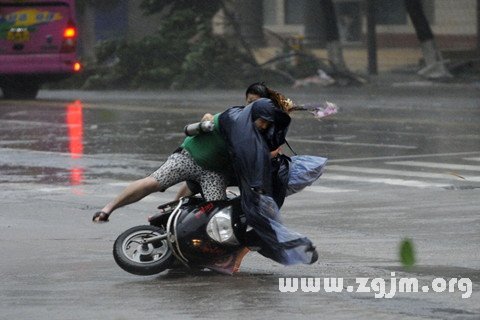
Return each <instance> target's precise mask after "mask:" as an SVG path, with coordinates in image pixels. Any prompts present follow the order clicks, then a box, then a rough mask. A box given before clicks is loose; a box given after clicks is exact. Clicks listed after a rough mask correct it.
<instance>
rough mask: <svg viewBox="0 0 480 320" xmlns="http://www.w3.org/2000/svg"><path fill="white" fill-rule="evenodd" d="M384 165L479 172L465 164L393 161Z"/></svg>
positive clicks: (475, 167)
mask: <svg viewBox="0 0 480 320" xmlns="http://www.w3.org/2000/svg"><path fill="white" fill-rule="evenodd" d="M385 163H386V164H393V165H398V166H410V167H424V168H434V169H446V170H468V171H480V166H472V165H466V164H454V163H438V162H426V161H395V162H385Z"/></svg>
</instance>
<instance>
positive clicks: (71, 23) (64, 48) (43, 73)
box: [0, 0, 81, 99]
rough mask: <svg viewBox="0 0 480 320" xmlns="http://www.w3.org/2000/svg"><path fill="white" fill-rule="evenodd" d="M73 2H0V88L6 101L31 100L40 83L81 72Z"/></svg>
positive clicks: (69, 0) (66, 0)
mask: <svg viewBox="0 0 480 320" xmlns="http://www.w3.org/2000/svg"><path fill="white" fill-rule="evenodd" d="M77 37H78V30H77V25H76V19H75V1H74V0H59V1H45V0H23V1H22V0H2V1H1V2H0V87H1V88H2V91H3V96H4V97H5V98H7V99H33V98H35V97H36V96H37V93H38V90H39V88H40V86H41V85H42V83H45V82H49V81H58V80H61V79H65V78H67V77H69V76H71V75H72V74H74V73H75V72H79V71H80V69H81V65H80V62H79V61H78V58H77Z"/></svg>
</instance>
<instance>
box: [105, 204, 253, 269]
mask: <svg viewBox="0 0 480 320" xmlns="http://www.w3.org/2000/svg"><path fill="white" fill-rule="evenodd" d="M158 208H159V209H160V210H161V212H160V213H158V214H156V215H154V216H152V217H150V218H149V222H150V225H143V226H136V227H133V228H130V229H128V230H126V231H125V232H123V233H122V234H121V235H120V236H118V238H117V240H116V241H115V244H114V247H113V255H114V258H115V261H116V263H117V264H118V265H119V266H120V267H121V268H122V269H123V270H125V271H127V272H130V273H132V274H136V275H144V276H146V275H154V274H157V273H160V272H162V271H164V270H166V269H172V268H176V267H178V266H186V267H188V268H194V269H199V268H203V267H208V268H211V269H215V270H218V271H221V270H222V269H223V270H225V268H227V269H228V268H230V269H229V270H232V269H231V268H233V264H232V263H233V262H234V261H232V259H235V258H237V257H238V256H239V252H241V251H242V249H244V248H245V247H246V245H247V242H246V233H247V225H246V223H245V220H246V219H245V215H244V214H243V212H242V211H241V209H240V198H239V197H235V198H233V199H229V200H224V201H210V202H205V201H204V200H203V199H202V198H200V197H188V198H182V199H180V200H179V201H174V202H169V203H166V204H164V205H161V206H160V207H158Z"/></svg>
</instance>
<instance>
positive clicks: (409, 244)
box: [400, 239, 415, 267]
mask: <svg viewBox="0 0 480 320" xmlns="http://www.w3.org/2000/svg"><path fill="white" fill-rule="evenodd" d="M400 262H401V263H402V265H404V266H406V267H411V266H413V265H414V264H415V250H414V247H413V241H412V240H411V239H403V241H402V242H401V243H400Z"/></svg>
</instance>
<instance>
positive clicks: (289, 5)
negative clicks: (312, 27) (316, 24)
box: [284, 0, 305, 24]
mask: <svg viewBox="0 0 480 320" xmlns="http://www.w3.org/2000/svg"><path fill="white" fill-rule="evenodd" d="M284 8H285V24H303V23H304V21H305V18H304V15H305V0H285V2H284Z"/></svg>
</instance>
